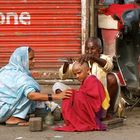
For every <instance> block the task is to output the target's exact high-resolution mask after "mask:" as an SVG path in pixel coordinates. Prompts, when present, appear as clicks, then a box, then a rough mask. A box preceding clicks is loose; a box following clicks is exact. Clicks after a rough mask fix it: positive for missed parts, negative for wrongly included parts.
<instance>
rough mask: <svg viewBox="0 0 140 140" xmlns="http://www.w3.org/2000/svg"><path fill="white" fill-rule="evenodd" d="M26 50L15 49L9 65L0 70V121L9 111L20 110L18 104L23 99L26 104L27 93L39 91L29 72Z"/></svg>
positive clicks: (26, 48)
mask: <svg viewBox="0 0 140 140" xmlns="http://www.w3.org/2000/svg"><path fill="white" fill-rule="evenodd" d="M28 48H29V47H19V48H17V49H16V50H15V51H14V52H13V54H12V55H11V57H10V60H9V63H8V64H7V65H6V66H4V67H3V68H1V69H0V97H1V98H0V121H1V119H2V120H4V118H5V117H7V115H8V113H7V112H8V110H9V109H10V110H11V109H12V110H14V109H15V108H18V109H19V110H22V109H20V108H21V106H19V104H18V103H19V102H21V100H22V99H23V98H25V100H24V103H25V104H26V102H28V101H29V99H28V98H27V95H28V93H30V92H35V91H39V90H40V87H39V85H38V83H37V82H36V81H35V80H34V79H33V78H32V76H31V74H30V71H29V60H28Z"/></svg>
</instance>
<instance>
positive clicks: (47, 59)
mask: <svg viewBox="0 0 140 140" xmlns="http://www.w3.org/2000/svg"><path fill="white" fill-rule="evenodd" d="M19 46H30V47H31V48H33V49H34V50H35V57H36V63H35V68H36V69H56V68H58V67H59V66H60V64H61V63H62V62H59V61H58V59H59V58H64V57H69V56H70V57H77V56H79V55H80V53H81V47H80V46H81V0H71V1H68V0H22V1H21V0H1V1H0V67H2V66H4V65H5V64H7V62H8V60H9V57H10V55H11V53H12V52H13V51H14V49H15V48H17V47H19Z"/></svg>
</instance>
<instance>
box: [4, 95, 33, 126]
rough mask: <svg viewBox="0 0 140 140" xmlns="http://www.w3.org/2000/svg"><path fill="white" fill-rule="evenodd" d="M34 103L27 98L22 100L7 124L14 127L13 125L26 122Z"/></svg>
mask: <svg viewBox="0 0 140 140" xmlns="http://www.w3.org/2000/svg"><path fill="white" fill-rule="evenodd" d="M32 103H33V102H32V101H30V100H28V99H27V98H26V97H25V98H22V100H20V101H19V102H18V106H17V107H16V109H15V111H14V112H13V114H12V116H11V117H10V118H9V119H8V120H7V121H6V124H10V125H12V124H18V123H22V122H26V121H25V118H26V115H27V113H28V112H29V110H30V107H31V104H32Z"/></svg>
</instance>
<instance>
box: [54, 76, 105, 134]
mask: <svg viewBox="0 0 140 140" xmlns="http://www.w3.org/2000/svg"><path fill="white" fill-rule="evenodd" d="M72 91H73V93H72V97H71V98H69V99H64V100H63V102H62V114H63V118H64V123H65V124H64V125H63V126H61V127H56V128H55V129H54V130H59V131H90V130H105V129H106V127H105V126H104V125H103V124H102V123H101V121H100V119H101V117H102V115H103V114H102V113H103V110H102V107H101V106H102V102H103V100H104V99H105V92H104V88H103V86H102V84H101V82H100V81H99V80H98V79H97V78H96V77H95V76H93V75H91V76H89V77H87V79H85V81H84V82H83V84H82V85H81V87H80V89H79V90H78V91H76V90H72Z"/></svg>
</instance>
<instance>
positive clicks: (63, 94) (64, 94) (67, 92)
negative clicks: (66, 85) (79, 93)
mask: <svg viewBox="0 0 140 140" xmlns="http://www.w3.org/2000/svg"><path fill="white" fill-rule="evenodd" d="M71 95H72V91H71V90H65V91H62V92H61V93H59V94H53V95H52V97H53V99H54V100H60V99H67V98H70V97H71Z"/></svg>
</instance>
